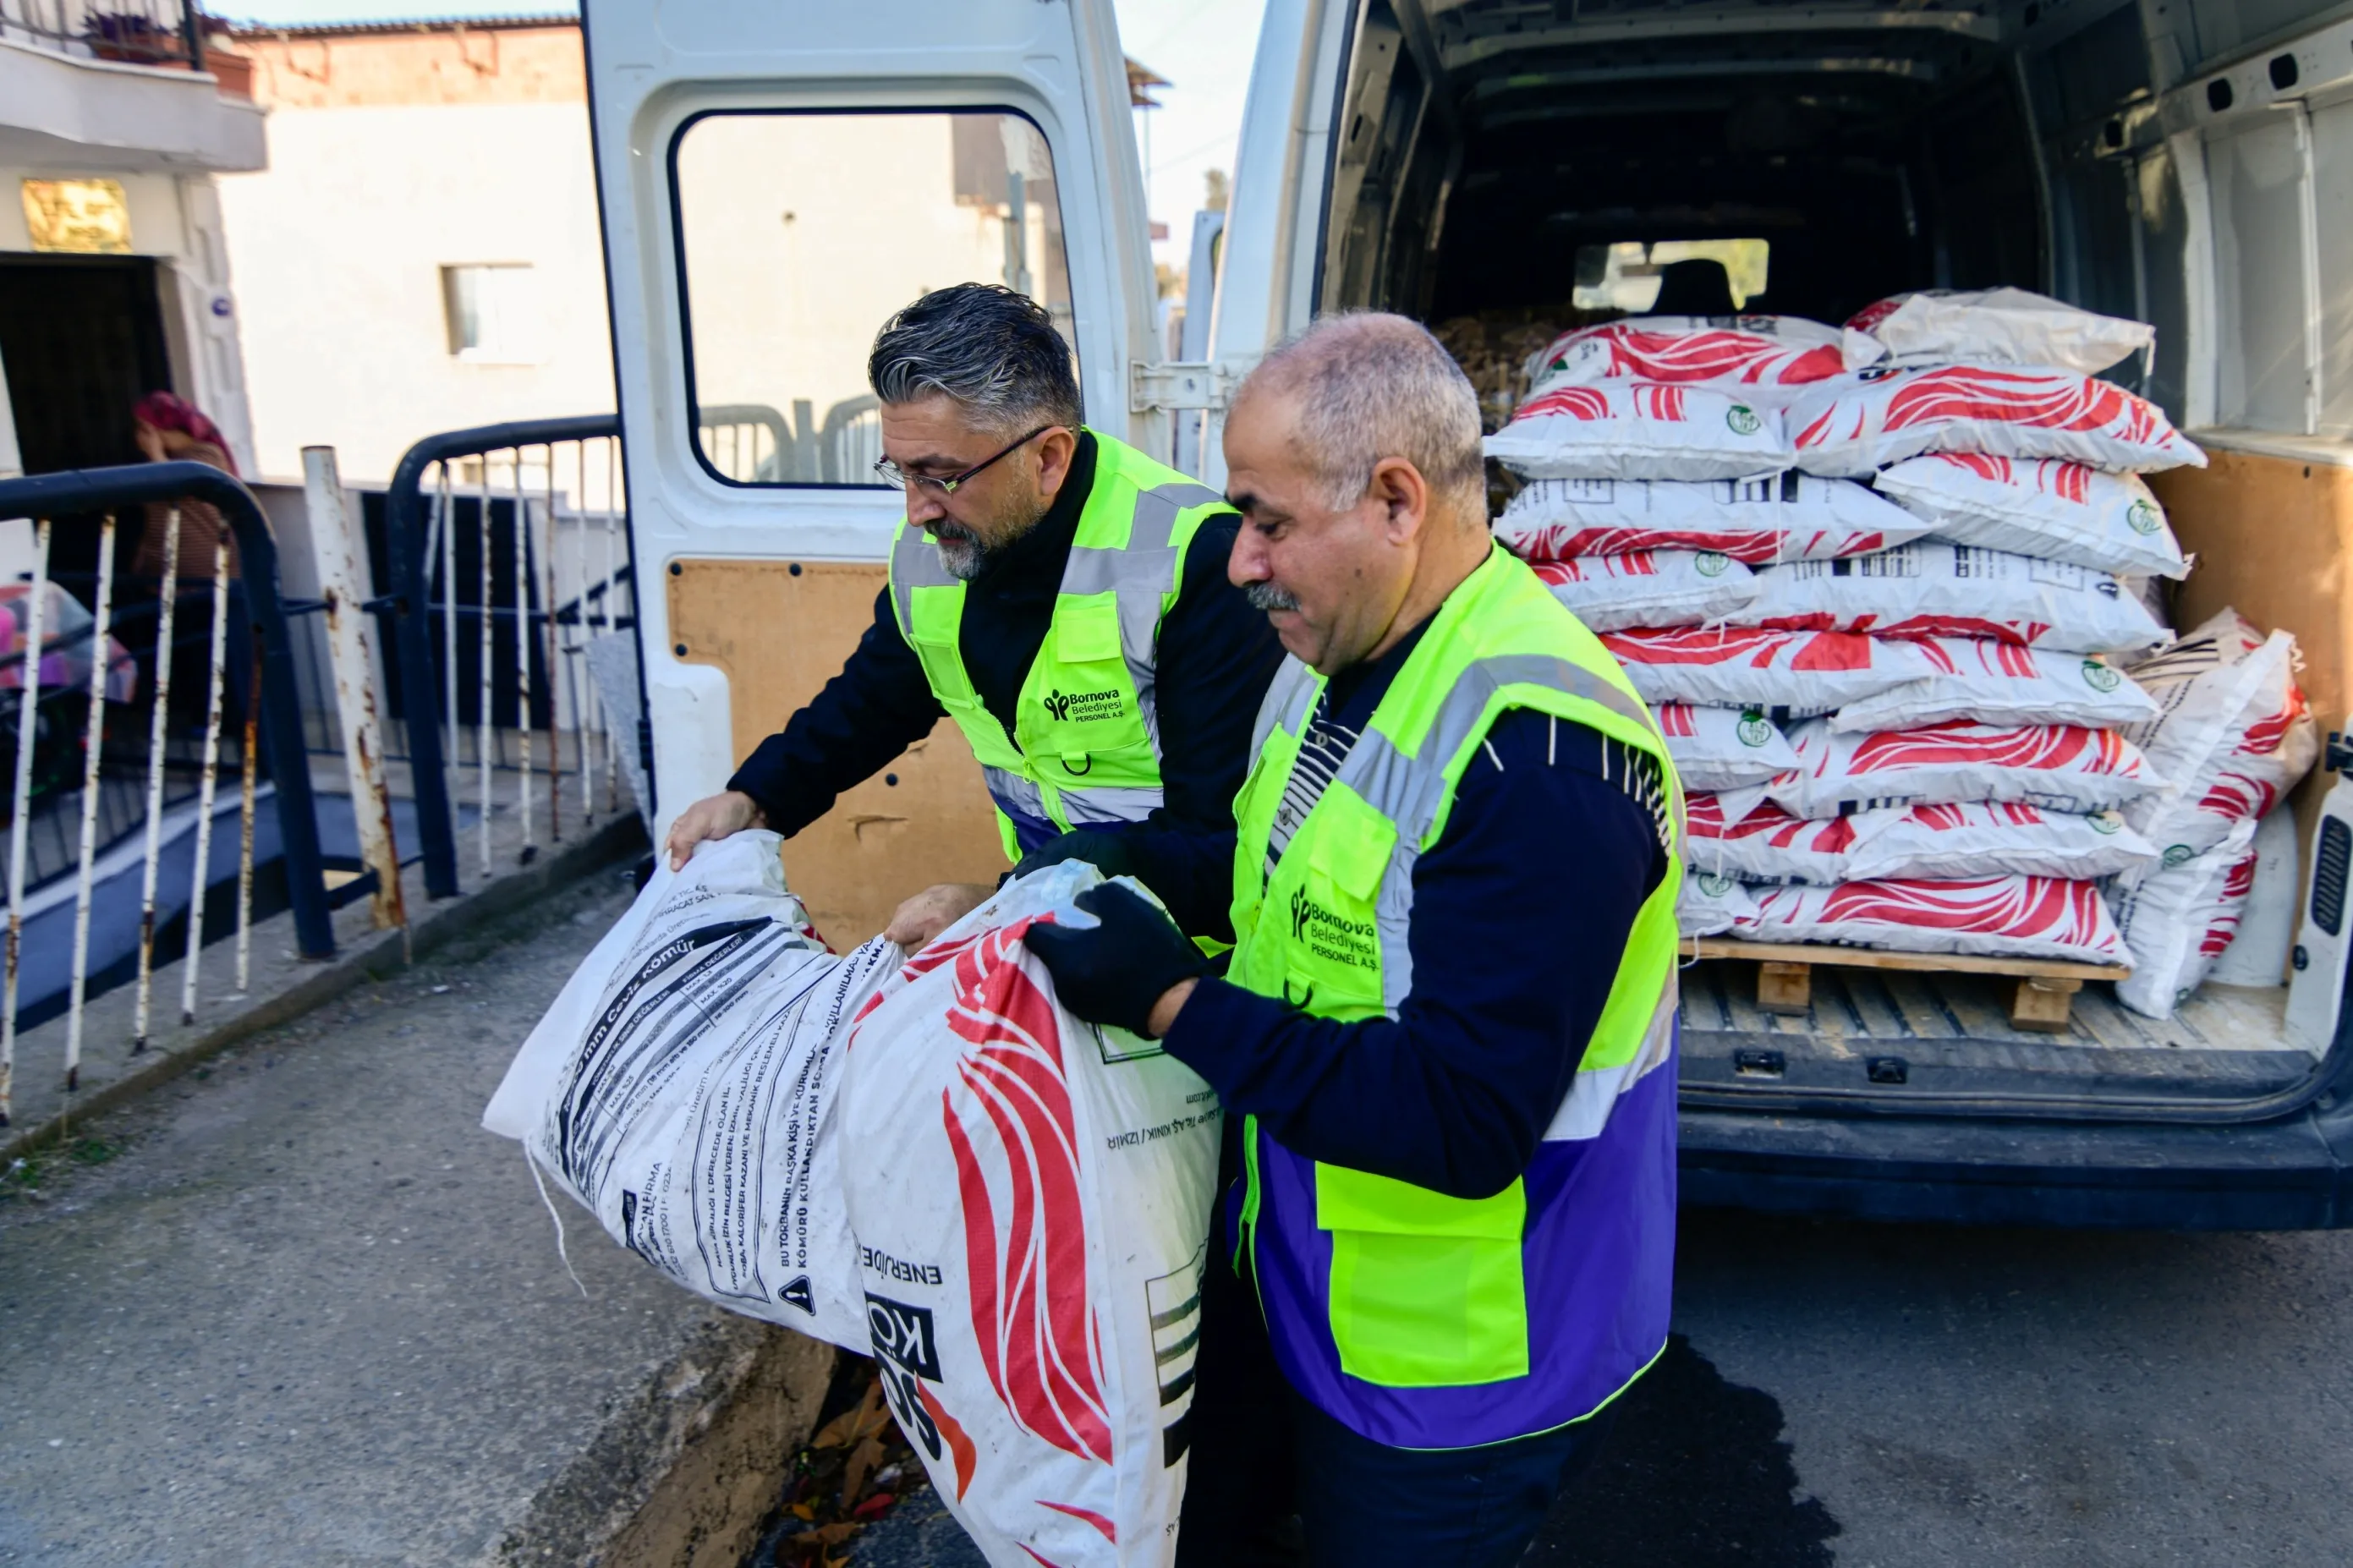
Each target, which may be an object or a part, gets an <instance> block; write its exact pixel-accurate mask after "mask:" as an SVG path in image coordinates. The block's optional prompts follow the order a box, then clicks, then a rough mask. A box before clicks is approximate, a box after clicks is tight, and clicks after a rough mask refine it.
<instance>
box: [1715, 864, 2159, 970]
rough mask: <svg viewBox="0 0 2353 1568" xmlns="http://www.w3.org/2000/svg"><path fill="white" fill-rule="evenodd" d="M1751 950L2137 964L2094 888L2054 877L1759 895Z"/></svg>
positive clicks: (1861, 885) (1857, 885) (1844, 886)
mask: <svg viewBox="0 0 2353 1568" xmlns="http://www.w3.org/2000/svg"><path fill="white" fill-rule="evenodd" d="M1754 940H1756V941H1757V942H1840V943H1843V944H1845V945H1847V946H1849V947H1876V948H1883V949H1886V950H1887V951H1889V952H1962V953H1975V954H1978V955H1979V956H1982V957H1989V958H2050V959H2059V960H2062V961H2071V962H2074V963H2130V962H2131V959H2130V957H2129V956H2128V954H2127V953H2126V949H2125V944H2124V941H2123V939H2122V938H2121V937H2119V936H2118V935H2117V933H2116V921H2115V920H2113V919H2112V918H2111V917H2110V916H2109V914H2108V906H2107V905H2106V904H2105V903H2103V902H2102V901H2101V900H2100V889H2099V888H2098V887H2097V885H2095V884H2094V883H2091V882H2063V881H2061V880H2059V879H2056V878H2052V877H1976V878H1971V879H1968V880H1966V881H1947V882H1928V881H1915V882H1841V883H1840V884H1839V885H1838V886H1837V887H1835V888H1766V889H1758V892H1757V928H1756V934H1755V939H1754Z"/></svg>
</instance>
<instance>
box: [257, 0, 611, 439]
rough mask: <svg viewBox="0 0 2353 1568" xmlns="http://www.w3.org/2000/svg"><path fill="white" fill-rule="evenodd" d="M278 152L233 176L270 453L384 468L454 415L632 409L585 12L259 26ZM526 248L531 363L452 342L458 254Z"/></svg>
mask: <svg viewBox="0 0 2353 1568" xmlns="http://www.w3.org/2000/svg"><path fill="white" fill-rule="evenodd" d="M237 47H238V48H239V50H240V51H241V52H244V53H247V54H249V55H250V56H252V57H253V58H254V62H255V70H254V91H255V96H256V98H257V99H258V100H259V101H261V102H263V103H265V104H267V105H269V110H270V112H269V151H270V167H269V170H268V172H266V173H263V174H246V175H231V176H227V177H225V178H224V179H223V180H222V181H221V187H220V200H221V204H222V206H223V208H224V210H225V212H226V213H227V232H228V236H229V252H230V258H231V263H232V265H233V267H234V268H235V269H236V272H237V280H238V297H239V300H240V303H241V305H242V308H243V312H244V328H245V343H246V354H247V360H248V377H249V380H250V384H251V393H250V401H251V404H252V407H253V420H254V432H255V447H256V456H257V459H258V463H259V472H260V473H261V474H263V475H265V476H268V477H270V478H286V479H296V478H299V477H300V475H301V448H302V447H305V446H313V445H327V446H332V447H335V448H336V451H337V455H338V457H339V458H340V460H341V463H342V468H343V475H344V478H345V479H347V480H350V481H353V482H358V483H369V482H381V481H383V480H385V479H388V478H390V477H391V473H392V470H393V468H394V466H395V465H396V464H397V463H398V461H399V459H400V455H401V453H402V452H404V451H405V450H406V449H407V447H409V445H410V444H411V443H413V442H415V441H416V440H417V439H418V438H419V437H424V436H427V435H431V434H433V433H435V432H437V431H441V430H451V429H457V428H460V427H462V426H471V425H487V424H495V423H500V422H502V421H506V420H513V419H527V418H543V417H553V416H561V415H572V414H596V413H603V412H606V411H607V410H609V409H611V408H612V407H613V406H614V398H613V379H612V363H613V362H612V349H611V340H610V337H609V334H608V332H607V318H606V312H605V276H604V260H603V254H602V250H601V248H600V243H599V238H598V235H597V226H596V182H595V175H594V172H593V170H592V168H591V166H590V162H589V143H588V119H587V105H586V93H585V91H584V89H583V84H582V78H581V64H580V47H579V32H578V29H577V28H575V27H568V26H567V27H544V28H530V29H496V30H486V29H455V28H452V29H448V30H444V31H436V32H429V33H427V32H405V33H396V34H365V35H359V36H351V37H343V36H330V37H313V36H308V35H303V36H291V37H261V36H251V35H248V36H244V37H239V38H238V40H237ZM482 263H504V264H512V263H526V264H528V265H529V266H530V267H531V268H533V272H532V284H531V287H530V288H529V289H528V290H527V292H528V294H529V296H530V298H531V300H532V301H533V314H534V316H535V317H536V321H535V322H534V323H533V324H534V327H535V331H533V337H534V338H535V340H536V345H535V350H534V352H533V353H531V354H529V355H528V356H527V357H528V363H476V362H471V361H461V360H459V359H458V358H457V357H455V356H453V355H452V353H450V349H449V339H448V317H447V311H446V308H445V303H444V298H443V285H442V268H445V267H452V266H465V265H470V264H482Z"/></svg>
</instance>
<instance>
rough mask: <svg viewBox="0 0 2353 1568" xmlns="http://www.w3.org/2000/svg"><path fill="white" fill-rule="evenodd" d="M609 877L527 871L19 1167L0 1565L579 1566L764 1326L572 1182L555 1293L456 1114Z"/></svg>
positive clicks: (521, 1222)
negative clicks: (273, 1025) (481, 915)
mask: <svg viewBox="0 0 2353 1568" xmlns="http://www.w3.org/2000/svg"><path fill="white" fill-rule="evenodd" d="M627 901H628V883H627V881H626V879H625V874H617V873H616V872H614V871H612V870H609V869H608V870H606V871H603V872H600V873H598V874H596V876H595V877H593V878H591V879H588V880H586V881H585V882H580V883H575V884H572V885H570V886H568V887H563V888H559V889H554V891H552V892H548V893H546V894H544V895H543V896H542V897H541V898H540V899H539V900H537V901H536V902H535V903H534V905H533V907H532V908H531V909H530V910H528V911H526V912H524V913H523V914H522V915H520V916H517V917H514V918H513V919H512V920H511V921H510V922H509V923H508V925H507V926H505V927H504V928H493V929H491V930H488V931H481V932H478V933H474V934H471V935H469V936H465V937H460V938H459V939H457V940H456V941H454V942H452V943H451V945H450V946H449V947H448V948H447V949H445V950H444V951H443V952H441V953H440V954H438V955H437V957H436V958H435V959H434V960H433V961H431V962H429V963H424V964H421V965H419V967H418V968H417V969H416V970H415V971H412V972H409V973H403V974H400V975H398V976H396V978H394V979H392V980H389V981H386V982H385V983H382V984H372V985H365V986H363V987H361V988H360V989H358V990H356V991H354V992H352V993H350V994H346V995H345V996H344V997H343V998H342V999H340V1000H338V1001H336V1002H334V1003H332V1004H331V1005H328V1006H326V1007H324V1008H322V1009H321V1010H320V1011H318V1012H315V1013H312V1014H311V1015H309V1016H306V1017H304V1018H303V1019H301V1020H300V1021H299V1022H297V1023H295V1024H293V1025H290V1026H284V1027H281V1028H280V1029H277V1030H274V1031H271V1032H269V1033H267V1034H264V1035H261V1036H259V1037H256V1038H255V1039H253V1040H251V1041H249V1042H247V1043H245V1044H242V1045H239V1046H237V1047H233V1048H232V1049H231V1050H230V1051H228V1052H227V1053H226V1054H224V1055H222V1056H220V1057H217V1058H215V1059H213V1060H212V1061H210V1062H208V1063H206V1064H205V1065H203V1066H200V1067H197V1068H194V1069H193V1070H192V1071H190V1072H189V1073H187V1074H186V1075H185V1076H184V1077H182V1078H180V1079H176V1080H174V1082H173V1083H171V1084H169V1085H166V1086H164V1088H163V1089H160V1090H158V1091H156V1092H155V1093H153V1095H150V1096H148V1097H146V1098H145V1099H144V1100H141V1101H139V1102H137V1103H136V1104H134V1105H133V1106H131V1107H128V1108H125V1109H124V1110H121V1111H118V1112H116V1113H114V1114H112V1115H110V1116H108V1117H105V1118H102V1119H100V1120H98V1121H94V1122H91V1123H89V1124H87V1125H86V1126H84V1127H83V1128H81V1129H80V1130H79V1131H78V1133H77V1134H76V1138H75V1141H74V1143H73V1144H72V1145H71V1146H70V1147H69V1151H68V1152H67V1153H66V1155H65V1156H64V1157H63V1158H60V1159H53V1160H51V1161H50V1162H49V1163H48V1165H47V1169H46V1171H45V1172H44V1173H43V1174H42V1175H41V1177H40V1180H39V1183H38V1186H39V1191H40V1196H39V1197H38V1198H37V1199H36V1198H33V1197H29V1196H27V1195H26V1194H25V1192H24V1191H23V1187H24V1180H23V1178H24V1176H25V1174H26V1173H24V1172H19V1173H17V1176H16V1180H15V1181H13V1182H12V1183H10V1184H9V1185H8V1192H9V1195H8V1196H7V1197H6V1198H5V1201H0V1391H5V1392H0V1563H39V1564H43V1565H45V1568H47V1565H56V1568H67V1565H72V1568H81V1565H85V1564H87V1565H91V1568H95V1565H99V1564H105V1565H107V1568H126V1565H143V1564H158V1565H163V1564H169V1565H171V1568H195V1565H209V1564H296V1563H300V1564H304V1565H305V1568H309V1565H324V1564H343V1563H353V1564H358V1563H368V1564H381V1563H420V1564H425V1563H431V1564H439V1563H472V1562H476V1561H483V1560H488V1559H490V1558H491V1557H493V1556H496V1555H497V1554H499V1553H500V1552H501V1551H503V1552H505V1553H506V1554H507V1556H508V1557H510V1558H512V1557H514V1556H517V1555H521V1556H522V1557H525V1558H528V1560H531V1561H534V1562H549V1563H580V1562H583V1561H585V1560H586V1556H587V1548H586V1544H585V1542H587V1541H588V1540H590V1539H592V1538H594V1537H595V1536H596V1532H597V1531H599V1530H600V1529H604V1530H605V1531H606V1533H607V1534H609V1529H608V1528H607V1527H609V1526H610V1525H611V1524H612V1523H613V1522H614V1516H616V1515H617V1518H618V1520H619V1521H627V1519H628V1511H629V1510H631V1509H633V1508H634V1507H635V1506H636V1497H637V1496H638V1495H640V1493H641V1489H642V1483H643V1482H644V1481H645V1480H646V1479H647V1475H648V1474H649V1472H650V1471H651V1470H652V1469H654V1468H659V1463H660V1460H661V1455H660V1454H659V1452H653V1451H652V1449H658V1448H659V1446H660V1445H661V1444H662V1443H663V1442H665V1441H671V1442H674V1441H675V1440H676V1438H677V1435H678V1432H679V1430H680V1429H681V1427H685V1426H695V1425H696V1424H698V1423H699V1422H701V1421H703V1420H706V1419H707V1418H708V1416H707V1414H706V1413H705V1411H704V1410H703V1408H702V1402H704V1401H706V1400H707V1399H708V1398H709V1397H710V1396H711V1395H712V1394H715V1393H716V1392H718V1388H719V1385H720V1384H722V1383H723V1382H724V1381H725V1377H726V1375H727V1374H728V1371H729V1369H730V1367H732V1366H735V1365H738V1364H739V1363H741V1362H742V1360H743V1359H744V1353H745V1347H746V1346H747V1345H748V1344H751V1343H753V1342H754V1341H755V1340H757V1339H758V1338H760V1337H761V1336H765V1334H766V1333H767V1331H765V1330H761V1329H759V1328H758V1326H757V1325H750V1324H747V1323H746V1322H745V1321H744V1320H741V1319H733V1318H730V1317H728V1316H727V1315H726V1314H723V1313H721V1312H720V1311H718V1310H716V1309H715V1308H712V1307H710V1306H707V1305H704V1304H702V1303H701V1302H698V1301H696V1300H693V1299H692V1298H691V1297H689V1296H687V1295H686V1294H685V1293H684V1292H682V1291H681V1290H679V1289H675V1288H673V1287H671V1286H670V1285H669V1284H667V1283H665V1282H664V1281H662V1280H661V1279H659V1278H657V1277H656V1276H655V1275H654V1274H653V1273H652V1272H651V1271H650V1270H649V1269H647V1268H644V1267H643V1265H641V1264H640V1263H638V1261H637V1260H636V1259H635V1258H630V1257H628V1255H627V1254H625V1253H623V1252H621V1251H620V1250H619V1249H618V1248H617V1247H613V1246H612V1245H610V1244H609V1243H608V1242H607V1241H606V1239H605V1238H604V1237H603V1236H602V1234H601V1233H600V1232H598V1231H597V1229H596V1226H595V1225H594V1224H593V1222H591V1221H590V1220H589V1219H588V1218H587V1217H586V1215H582V1214H581V1213H579V1212H578V1211H577V1210H576V1209H574V1210H570V1211H569V1212H567V1214H566V1216H565V1218H566V1223H567V1226H568V1228H569V1232H570V1249H571V1257H572V1262H573V1265H574V1267H575V1268H576V1269H577V1270H578V1273H579V1277H580V1279H581V1280H582V1281H583V1282H584V1283H585V1285H586V1289H587V1293H588V1295H587V1299H584V1298H583V1296H582V1294H581V1292H580V1291H579V1290H578V1289H575V1287H574V1285H573V1283H572V1281H571V1280H570V1279H567V1278H566V1276H565V1268H564V1266H563V1265H562V1263H561V1262H559V1261H558V1259H557V1257H556V1250H555V1246H554V1229H553V1226H551V1225H550V1223H549V1219H548V1215H547V1212H546V1210H545V1209H544V1208H543V1206H542V1205H541V1201H540V1198H539V1196H538V1194H537V1193H536V1192H535V1191H534V1190H533V1184H532V1180H531V1177H530V1175H529V1173H528V1172H527V1171H526V1169H525V1166H524V1163H523V1156H522V1151H521V1149H520V1148H519V1147H518V1146H517V1145H515V1144H513V1143H512V1142H507V1141H505V1140H503V1139H498V1138H493V1137H491V1135H490V1134H488V1133H485V1132H483V1131H481V1130H480V1127H479V1125H478V1121H479V1118H480V1112H481V1107H482V1104H483V1102H484V1101H485V1100H486V1099H487V1098H488V1096H489V1095H490V1092H491V1089H492V1088H493V1087H494V1086H495V1085H496V1083H497V1082H498V1079H499V1078H500V1076H501V1073H502V1072H503V1071H504V1069H505V1067H506V1064H507V1061H508V1059H509V1058H510V1057H511V1056H512V1053H513V1050H514V1048H515V1047H516V1046H517V1044H519V1043H520V1041H521V1040H522V1037H523V1035H524V1034H525V1033H526V1032H527V1031H528V1030H529V1028H530V1026H531V1025H532V1024H533V1022H534V1021H535V1020H536V1019H537V1017H538V1016H539V1014H540V1012H541V1011H542V1010H543V1008H544V1007H545V1005H546V1004H547V1003H548V1002H549V1001H550V1000H551V999H552V998H553V997H554V994H555V992H556V990H557V989H558V988H559V987H560V985H561V984H562V983H563V981H564V979H565V977H566V976H567V975H568V974H569V973H571V971H572V969H573V967H574V966H575V964H576V963H578V961H579V960H580V958H581V957H582V956H583V955H584V954H585V953H586V951H587V950H588V948H589V947H590V945H591V944H592V943H593V942H594V940H595V938H596V936H597V935H598V934H599V933H601V932H602V931H603V930H604V929H605V928H606V926H607V924H609V922H610V921H611V920H612V919H613V917H614V916H615V915H617V913H618V912H619V910H621V909H622V908H623V907H625V905H626V903H627ZM617 1423H620V1424H622V1425H624V1426H628V1424H630V1423H634V1424H635V1425H634V1426H629V1427H628V1432H624V1433H622V1434H621V1435H620V1437H619V1438H618V1439H617V1435H616V1430H617ZM630 1433H635V1434H637V1439H638V1440H634V1441H633V1440H631V1439H630V1437H629V1434H630ZM649 1445H651V1448H649V1447H648V1446H649ZM591 1454H594V1455H595V1456H596V1458H597V1460H598V1464H599V1466H601V1467H602V1468H603V1470H604V1471H605V1472H606V1473H605V1474H602V1475H599V1476H592V1477H589V1478H587V1480H588V1483H589V1484H588V1487H587V1489H586V1491H585V1492H581V1491H579V1490H577V1489H575V1492H574V1494H573V1495H570V1496H569V1497H568V1498H558V1497H555V1496H554V1493H555V1492H556V1491H560V1490H561V1489H560V1488H558V1487H557V1486H556V1483H558V1482H559V1481H561V1480H563V1479H565V1477H566V1476H567V1475H569V1474H575V1473H576V1472H577V1469H578V1467H579V1465H580V1462H581V1461H582V1459H583V1458H584V1456H589V1455H591ZM599 1487H606V1488H607V1490H605V1491H602V1492H600V1491H599V1490H598V1488H599ZM633 1487H636V1488H639V1489H640V1493H633V1492H632V1490H631V1489H632V1488H633ZM567 1509H568V1510H569V1512H570V1515H571V1516H572V1517H569V1518H565V1519H555V1520H553V1521H551V1519H550V1514H551V1510H553V1511H554V1513H558V1514H561V1513H564V1512H565V1510H567ZM551 1530H553V1531H554V1534H553V1535H551V1534H550V1533H549V1532H550V1531H551ZM565 1531H569V1532H570V1533H569V1534H568V1535H567V1534H566V1533H565ZM567 1541H568V1542H572V1544H570V1545H565V1544H564V1542H567ZM551 1542H553V1543H551ZM524 1548H529V1549H530V1550H523V1549H524ZM741 1550H742V1548H741V1547H738V1548H737V1551H738V1552H740V1551H741Z"/></svg>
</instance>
